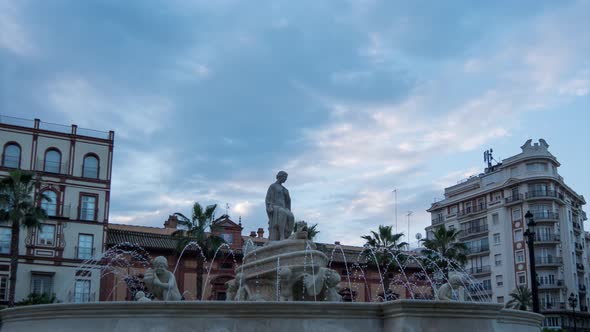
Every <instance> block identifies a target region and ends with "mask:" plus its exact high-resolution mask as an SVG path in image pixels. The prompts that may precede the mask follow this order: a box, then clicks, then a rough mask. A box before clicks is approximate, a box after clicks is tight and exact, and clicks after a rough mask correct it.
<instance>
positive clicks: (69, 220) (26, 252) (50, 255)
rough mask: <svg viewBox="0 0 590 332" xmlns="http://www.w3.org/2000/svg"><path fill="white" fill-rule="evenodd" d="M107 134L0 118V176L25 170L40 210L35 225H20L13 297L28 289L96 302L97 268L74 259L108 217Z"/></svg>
mask: <svg viewBox="0 0 590 332" xmlns="http://www.w3.org/2000/svg"><path fill="white" fill-rule="evenodd" d="M113 143H114V132H113V131H110V132H100V131H95V130H88V129H81V128H78V127H77V126H76V125H72V126H62V125H56V124H51V123H45V122H41V121H40V120H39V119H35V120H25V119H19V118H13V117H6V116H0V148H2V156H1V160H0V177H5V176H7V175H8V174H9V172H10V171H12V170H14V169H17V168H18V169H22V170H24V171H33V172H35V173H36V174H37V176H38V179H39V183H40V184H39V185H38V186H37V188H36V190H37V191H38V192H42V193H44V194H45V195H46V196H48V197H49V198H50V199H51V201H47V200H43V201H40V202H37V204H39V206H41V207H43V208H44V209H45V210H46V212H47V214H48V218H47V220H44V221H43V224H42V227H41V229H24V228H23V229H21V233H20V234H21V236H20V245H19V264H18V269H17V283H16V291H15V301H20V300H22V299H24V298H26V297H27V295H29V294H30V293H39V294H41V293H49V294H55V295H56V297H57V300H58V301H60V302H89V301H95V300H98V295H99V290H100V277H101V275H100V269H96V265H90V266H81V264H82V263H83V262H84V261H85V260H87V259H89V258H91V257H92V256H95V255H100V254H101V253H102V250H103V245H104V237H105V234H106V227H107V223H108V211H109V199H110V198H109V194H110V188H111V171H112V162H113ZM10 226H11V225H10V223H7V222H3V223H0V304H6V303H7V300H8V296H9V294H8V292H9V289H10V288H9V273H10V235H11V228H10Z"/></svg>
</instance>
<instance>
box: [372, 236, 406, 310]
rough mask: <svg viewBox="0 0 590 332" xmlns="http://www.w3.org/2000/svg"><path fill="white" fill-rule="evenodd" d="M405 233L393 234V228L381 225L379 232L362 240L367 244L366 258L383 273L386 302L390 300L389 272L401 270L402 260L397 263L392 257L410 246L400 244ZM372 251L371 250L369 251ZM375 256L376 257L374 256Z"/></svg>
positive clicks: (403, 243) (399, 259) (404, 243)
mask: <svg viewBox="0 0 590 332" xmlns="http://www.w3.org/2000/svg"><path fill="white" fill-rule="evenodd" d="M402 236H404V233H397V234H394V233H393V229H392V226H384V225H379V231H378V232H375V231H371V235H363V236H361V238H362V239H364V240H366V241H367V242H366V243H365V245H364V247H365V249H366V250H365V257H366V258H367V261H368V262H369V263H370V264H372V265H377V266H378V267H379V270H380V272H381V278H382V280H383V287H384V288H385V289H384V290H383V293H384V295H385V300H389V298H388V295H387V294H388V293H389V292H388V291H389V283H390V280H389V270H393V271H396V270H400V269H401V266H399V265H400V264H401V261H402V258H401V257H399V258H398V260H397V261H396V260H395V259H394V258H393V257H392V255H396V254H397V253H399V252H400V251H402V250H403V249H404V248H405V247H406V246H407V245H408V244H407V243H406V242H399V241H400V239H401V237H402ZM368 249H370V250H368ZM373 254H374V256H373Z"/></svg>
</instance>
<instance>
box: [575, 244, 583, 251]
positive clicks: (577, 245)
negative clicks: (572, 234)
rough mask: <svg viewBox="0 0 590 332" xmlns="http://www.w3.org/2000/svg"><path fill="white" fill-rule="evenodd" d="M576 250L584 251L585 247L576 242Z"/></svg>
mask: <svg viewBox="0 0 590 332" xmlns="http://www.w3.org/2000/svg"><path fill="white" fill-rule="evenodd" d="M576 250H584V247H583V246H582V244H581V243H577V242H576Z"/></svg>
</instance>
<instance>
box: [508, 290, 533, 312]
mask: <svg viewBox="0 0 590 332" xmlns="http://www.w3.org/2000/svg"><path fill="white" fill-rule="evenodd" d="M509 295H510V296H511V297H512V299H511V300H510V301H508V302H507V303H506V308H510V309H518V310H527V309H528V308H530V307H531V304H532V303H533V295H532V293H531V291H530V290H529V289H528V288H527V287H526V286H518V287H516V289H514V290H513V291H512V292H510V294H509Z"/></svg>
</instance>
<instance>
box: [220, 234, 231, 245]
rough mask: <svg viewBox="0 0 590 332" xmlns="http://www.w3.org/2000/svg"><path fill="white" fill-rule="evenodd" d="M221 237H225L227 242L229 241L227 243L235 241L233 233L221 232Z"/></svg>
mask: <svg viewBox="0 0 590 332" xmlns="http://www.w3.org/2000/svg"><path fill="white" fill-rule="evenodd" d="M221 237H222V238H223V241H225V243H227V244H232V243H234V235H233V234H229V233H223V234H221Z"/></svg>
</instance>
